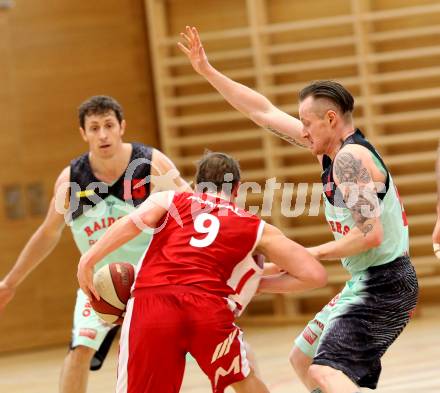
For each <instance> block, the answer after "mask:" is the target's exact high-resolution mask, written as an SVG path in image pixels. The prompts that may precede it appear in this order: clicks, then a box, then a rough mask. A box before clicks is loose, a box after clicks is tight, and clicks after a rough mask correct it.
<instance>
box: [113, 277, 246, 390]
mask: <svg viewBox="0 0 440 393" xmlns="http://www.w3.org/2000/svg"><path fill="white" fill-rule="evenodd" d="M242 336H243V333H242V331H241V330H240V329H239V328H238V327H237V326H236V325H235V324H234V317H233V314H232V312H231V311H230V310H229V308H228V307H227V304H226V300H225V299H223V298H221V297H219V296H215V295H212V294H210V293H208V292H206V291H203V290H201V289H198V288H195V287H190V286H174V285H173V286H171V285H170V286H162V287H157V288H148V289H144V290H142V292H141V293H139V292H138V293H137V294H136V295H135V297H134V298H132V299H130V300H129V302H128V305H127V313H126V315H125V319H124V323H123V325H122V332H121V341H120V347H119V365H118V380H117V388H116V392H117V393H158V392H160V393H177V392H179V389H180V386H181V384H182V378H183V373H184V369H185V356H186V353H187V352H189V353H191V355H192V356H193V357H194V358H195V359H196V360H197V363H198V364H199V366H200V367H201V369H202V370H203V372H204V373H205V374H206V375H207V376H208V378H209V379H210V381H211V385H212V391H213V392H215V393H223V391H224V389H225V388H226V387H227V386H229V385H230V384H233V383H235V382H239V381H241V380H243V379H244V378H246V377H247V376H248V375H249V372H250V369H249V363H248V361H247V357H246V352H245V349H244V344H243V338H242Z"/></svg>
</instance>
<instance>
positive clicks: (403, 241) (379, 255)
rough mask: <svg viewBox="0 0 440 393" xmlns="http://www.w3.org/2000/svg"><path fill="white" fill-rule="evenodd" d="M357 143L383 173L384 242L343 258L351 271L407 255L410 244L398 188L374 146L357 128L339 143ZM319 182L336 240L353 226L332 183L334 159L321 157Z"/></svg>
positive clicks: (348, 212) (381, 193) (345, 265)
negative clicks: (369, 153)
mask: <svg viewBox="0 0 440 393" xmlns="http://www.w3.org/2000/svg"><path fill="white" fill-rule="evenodd" d="M347 144H357V145H361V146H364V147H365V148H367V149H368V150H369V151H370V152H371V154H372V158H373V160H374V161H375V162H376V165H377V166H378V167H379V168H381V167H382V169H383V170H384V172H385V173H386V181H385V185H384V189H383V190H381V191H380V192H378V198H379V203H380V207H381V215H380V221H381V223H382V227H383V241H382V243H381V244H380V246H378V247H376V248H372V249H370V250H368V251H366V252H363V253H360V254H357V255H353V256H351V257H347V258H343V259H342V265H343V266H344V267H345V268H346V269H347V270H348V271H349V272H350V273H352V274H353V273H356V272H359V271H362V270H365V269H367V268H369V267H370V266H378V265H383V264H386V263H389V262H392V261H393V260H394V259H396V258H398V257H400V256H402V255H404V254H406V253H407V252H408V247H409V238H408V223H407V220H406V215H405V211H404V209H403V205H402V203H401V201H400V198H399V194H398V191H397V188H396V187H395V185H394V182H393V179H392V177H391V174H390V173H389V171H388V169H387V167H386V166H385V163H384V162H383V160H382V158H381V157H380V155H379V153H378V152H377V151H376V149H375V148H374V147H373V146H372V145H371V144H370V143H369V142H368V141H367V140H366V139H365V138H364V136H363V134H362V133H361V131H360V130H358V129H357V130H356V131H355V133H354V134H352V135H350V136H349V137H348V138H347V139H346V140H345V141H344V143H343V144H342V146H345V145H347ZM322 164H323V173H322V176H321V177H322V183H323V186H324V204H325V217H326V219H327V222H328V223H329V225H330V228H331V230H332V232H333V235H334V237H335V239H336V240H337V239H340V238H342V237H343V236H344V235H346V234H347V233H348V232H349V231H350V229H351V228H354V227H355V226H356V224H355V222H354V220H353V218H352V215H351V212H350V210H349V209H348V208H347V207H346V206H345V203H344V202H343V200H342V196H341V194H340V192H339V190H338V189H337V188H335V186H334V184H335V183H334V180H333V162H332V161H331V159H330V158H329V157H328V156H324V157H323V162H322Z"/></svg>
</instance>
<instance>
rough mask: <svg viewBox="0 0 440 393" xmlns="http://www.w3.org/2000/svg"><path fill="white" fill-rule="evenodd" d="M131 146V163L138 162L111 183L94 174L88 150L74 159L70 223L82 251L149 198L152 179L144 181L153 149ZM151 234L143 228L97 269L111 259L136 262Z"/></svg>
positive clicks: (143, 146) (72, 163) (146, 246)
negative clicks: (104, 181)
mask: <svg viewBox="0 0 440 393" xmlns="http://www.w3.org/2000/svg"><path fill="white" fill-rule="evenodd" d="M132 147H133V150H132V155H131V158H130V164H132V163H134V164H135V166H131V165H129V168H131V169H132V170H131V171H130V173H128V174H127V173H124V174H123V175H122V176H121V178H120V179H118V180H117V181H116V182H115V183H114V184H112V185H108V184H105V183H103V182H100V181H99V180H98V179H96V178H95V176H94V175H93V172H92V169H91V167H90V162H89V158H88V153H86V154H83V155H82V156H80V157H78V158H77V159H75V160H73V161H72V162H71V165H70V181H71V191H70V194H71V195H70V222H69V225H70V228H71V230H72V234H73V238H74V240H75V243H76V245H77V247H78V249H79V250H80V252H81V254H84V253H85V252H86V251H87V250H89V248H90V247H91V246H92V245H93V244H95V243H96V242H97V241H98V239H100V238H101V236H102V235H103V234H104V233H105V232H106V230H107V229H108V228H109V227H110V226H111V225H112V224H114V223H115V222H116V221H117V220H118V219H119V218H121V217H123V216H125V215H127V214H129V213H130V212H132V211H133V210H134V209H135V208H136V207H137V206H139V205H140V204H141V203H142V202H143V201H145V200H146V199H147V198H148V195H149V193H150V188H149V182H148V181H147V182H146V184H142V183H145V180H146V179H147V180H148V178H149V176H150V164H151V157H152V150H153V149H152V148H151V147H149V146H145V145H142V144H138V143H133V144H132ZM133 169H134V170H133ZM139 185H140V186H139ZM151 237H152V235H151V233H145V232H142V233H141V234H140V235H139V236H137V237H136V238H135V239H133V240H131V241H130V242H128V243H126V244H124V245H123V246H122V247H120V248H119V249H117V250H115V251H114V252H112V253H111V254H109V255H108V256H106V257H105V258H104V259H103V260H101V261H100V262H99V263H98V264H97V265H96V267H95V270H97V269H99V268H100V267H101V266H103V265H105V264H108V263H111V262H129V263H132V264H137V263H138V261H139V260H140V258H142V257H143V255H144V254H145V252H146V250H147V248H148V246H149V244H150V241H151Z"/></svg>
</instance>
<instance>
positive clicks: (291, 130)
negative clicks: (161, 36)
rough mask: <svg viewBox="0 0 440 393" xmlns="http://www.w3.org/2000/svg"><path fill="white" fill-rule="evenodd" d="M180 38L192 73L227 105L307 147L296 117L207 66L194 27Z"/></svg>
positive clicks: (180, 44)
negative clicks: (201, 79)
mask: <svg viewBox="0 0 440 393" xmlns="http://www.w3.org/2000/svg"><path fill="white" fill-rule="evenodd" d="M181 37H182V39H183V40H184V41H185V42H184V43H181V42H179V43H178V47H179V48H180V50H181V51H182V52H183V53H184V54H185V55H186V56H187V57H188V60H189V61H190V63H191V65H192V66H193V68H194V70H195V71H196V72H197V73H198V74H200V75H201V76H203V77H204V78H205V79H206V80H207V81H208V82H209V83H210V84H211V85H212V86H213V87H214V89H216V90H217V91H218V92H219V93H220V94H221V95H222V96H223V98H224V99H225V100H226V101H227V102H229V104H231V105H232V106H233V107H234V108H235V109H237V110H238V111H240V112H241V113H243V114H244V115H245V116H246V117H248V118H249V119H251V120H252V121H253V122H255V123H256V124H258V125H259V126H261V127H264V128H266V129H267V130H269V131H271V132H273V133H274V134H276V135H277V136H279V137H281V138H283V139H284V140H286V141H287V142H289V143H292V144H295V145H298V146H301V147H307V146H308V141H307V140H305V139H303V138H302V136H301V134H302V123H301V122H300V121H299V120H298V119H297V118H295V117H293V116H290V115H289V114H287V113H285V112H283V111H282V110H280V109H278V108H277V107H275V106H274V105H273V104H272V103H271V102H270V101H269V100H268V99H267V98H266V97H265V96H263V95H262V94H260V93H258V92H257V91H255V90H252V89H250V88H249V87H247V86H245V85H242V84H241V83H238V82H235V81H233V80H232V79H230V78H228V77H227V76H226V75H224V74H222V73H221V72H219V71H218V70H216V69H215V68H214V67H213V66H212V65H211V64H210V63H209V61H208V57H207V56H206V53H205V49H204V48H203V45H202V42H201V40H200V36H199V33H198V31H197V29H196V28H195V27H189V26H187V27H186V30H185V32H184V33H181Z"/></svg>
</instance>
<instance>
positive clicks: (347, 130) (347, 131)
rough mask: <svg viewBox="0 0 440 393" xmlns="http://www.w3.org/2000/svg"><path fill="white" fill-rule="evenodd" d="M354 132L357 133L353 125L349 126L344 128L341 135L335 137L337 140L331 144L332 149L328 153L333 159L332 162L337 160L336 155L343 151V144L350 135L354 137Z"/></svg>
mask: <svg viewBox="0 0 440 393" xmlns="http://www.w3.org/2000/svg"><path fill="white" fill-rule="evenodd" d="M354 132H355V129H354V127H353V125H352V124H350V125H349V126H347V127H346V128H344V129H343V130H342V132H341V133H340V134H339V135H337V136H335V139H334V140H332V142H331V144H330V147H329V149H328V153H326V154H327V155H328V156H329V157H330V158H331V159H332V161H333V160H334V159H335V157H336V154H338V152H339V150H341V147H342V145H343V143H344V142H345V140H346V139H347V138H348V137H349V136H350V135H353V134H354Z"/></svg>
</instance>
